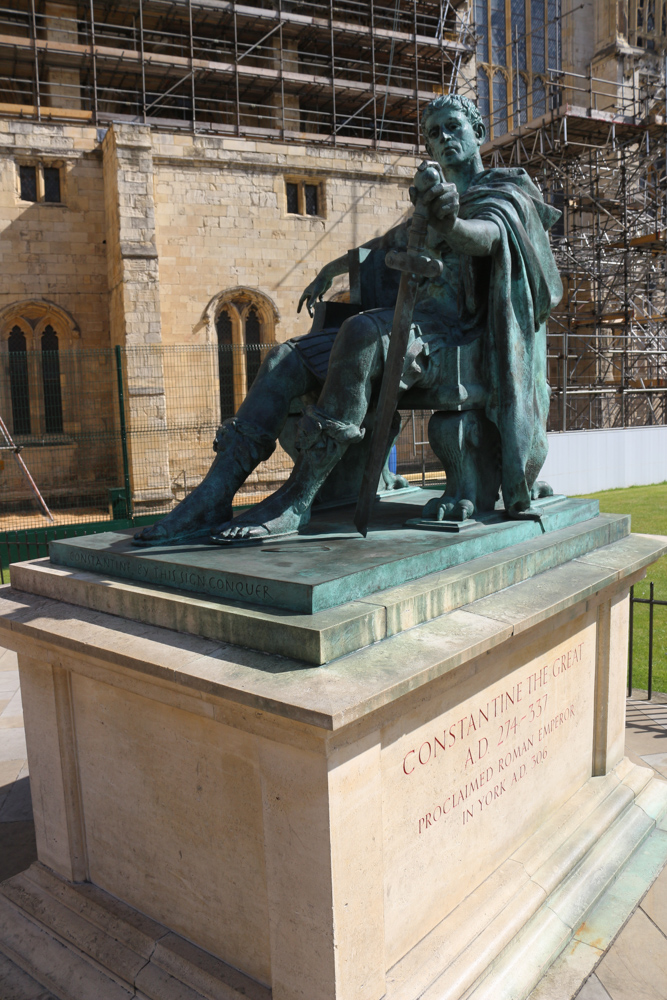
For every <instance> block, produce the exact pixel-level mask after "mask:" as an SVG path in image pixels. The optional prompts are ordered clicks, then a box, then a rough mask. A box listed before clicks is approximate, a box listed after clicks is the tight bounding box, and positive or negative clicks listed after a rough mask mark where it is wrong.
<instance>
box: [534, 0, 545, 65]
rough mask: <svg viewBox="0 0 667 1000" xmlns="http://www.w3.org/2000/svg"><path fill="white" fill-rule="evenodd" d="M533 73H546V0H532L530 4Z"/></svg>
mask: <svg viewBox="0 0 667 1000" xmlns="http://www.w3.org/2000/svg"><path fill="white" fill-rule="evenodd" d="M530 17H531V33H530V37H531V45H532V50H533V73H544V71H545V69H546V65H545V60H544V0H532V2H531V5H530Z"/></svg>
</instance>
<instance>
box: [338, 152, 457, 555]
mask: <svg viewBox="0 0 667 1000" xmlns="http://www.w3.org/2000/svg"><path fill="white" fill-rule="evenodd" d="M419 171H421V172H423V174H422V176H423V178H424V179H426V178H427V177H428V172H429V171H434V172H437V177H438V180H441V179H442V174H441V172H440V167H439V165H438V164H435V163H429V162H428V161H426V160H425V161H424V162H423V163H421V164H420V165H419ZM418 176H419V175H418ZM427 230H428V209H427V207H426V205H424V204H423V202H422V201H421V199H419V200H418V201H417V205H416V207H415V212H414V215H413V216H412V224H411V226H410V236H409V239H408V248H407V251H405V252H403V251H400V250H390V251H389V253H388V254H387V256H386V257H385V264H386V265H387V267H391V268H394V269H395V270H397V271H401V272H402V274H401V283H400V285H399V288H398V297H397V299H396V307H395V309H394V321H393V323H392V327H391V339H390V341H389V350H388V351H387V361H386V364H385V367H384V373H383V376H382V384H381V386H380V398H379V400H378V405H377V410H376V414H375V423H374V425H373V435H372V437H371V447H370V452H369V455H368V459H367V460H366V468H365V469H364V477H363V479H362V481H361V489H360V491H359V499H358V500H357V508H356V510H355V512H354V526H355V528H356V529H357V531H358V532H359V533H360V534H362V535H363V536H364V538H365V537H366V535H367V533H368V523H369V521H370V518H371V512H372V509H373V504H374V502H375V496H376V493H377V486H378V482H379V481H380V476H381V474H382V469H383V467H384V463H385V459H386V457H387V452H388V451H389V444H390V441H391V424H392V420H393V418H394V413H395V412H396V408H397V406H398V397H399V395H400V391H401V390H400V386H401V376H402V374H403V366H404V365H405V355H406V353H407V349H408V340H409V339H410V328H411V326H412V314H413V312H414V308H415V301H416V299H417V288H418V286H419V282H420V280H421V279H422V278H437V277H438V276H439V275H440V274H442V261H439V260H434V259H433V258H432V257H427V256H425V255H424V254H423V250H424V245H425V243H426V233H427Z"/></svg>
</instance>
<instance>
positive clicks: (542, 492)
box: [530, 479, 554, 500]
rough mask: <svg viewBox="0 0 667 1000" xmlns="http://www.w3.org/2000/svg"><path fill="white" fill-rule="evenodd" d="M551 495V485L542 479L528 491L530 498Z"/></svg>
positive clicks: (535, 498)
mask: <svg viewBox="0 0 667 1000" xmlns="http://www.w3.org/2000/svg"><path fill="white" fill-rule="evenodd" d="M553 495H554V491H553V487H551V486H549V483H545V482H544V480H543V479H540V480H539V481H538V482H536V483H535V484H534V486H533V488H532V490H531V491H530V499H531V500H541V499H542V497H552V496H553Z"/></svg>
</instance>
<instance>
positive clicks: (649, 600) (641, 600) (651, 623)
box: [628, 581, 667, 701]
mask: <svg viewBox="0 0 667 1000" xmlns="http://www.w3.org/2000/svg"><path fill="white" fill-rule="evenodd" d="M635 604H646V605H648V662H647V666H648V689H647V695H648V700H649V701H651V699H652V697H653V648H654V634H655V615H654V608H656V607H663V608H667V601H659V600H658V599H657V597H656V596H655V584H654V583H653V581H651V582H650V583H649V596H648V597H635V588H634V587H630V637H629V642H628V697H629V698H631V697H632V673H633V668H634V666H635V663H634V639H635V614H634V607H635Z"/></svg>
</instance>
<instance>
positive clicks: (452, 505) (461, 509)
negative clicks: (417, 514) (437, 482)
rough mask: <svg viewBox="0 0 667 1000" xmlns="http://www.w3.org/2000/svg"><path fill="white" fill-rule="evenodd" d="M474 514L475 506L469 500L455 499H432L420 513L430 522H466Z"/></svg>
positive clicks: (445, 496) (444, 497) (442, 497)
mask: <svg viewBox="0 0 667 1000" xmlns="http://www.w3.org/2000/svg"><path fill="white" fill-rule="evenodd" d="M474 513H475V505H474V504H473V503H472V502H471V501H470V500H465V499H464V500H457V499H456V497H450V496H447V494H446V493H445V494H444V495H443V496H441V497H433V499H432V500H429V502H428V503H427V504H426V506H425V507H424V509H423V511H422V517H423V518H424V519H425V520H430V521H467V519H468V518H469V517H472V515H473V514H474Z"/></svg>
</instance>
